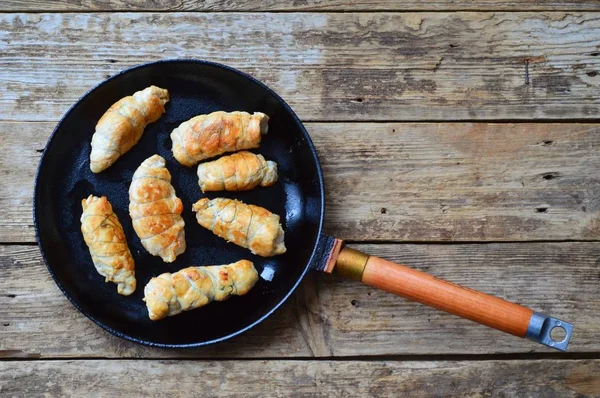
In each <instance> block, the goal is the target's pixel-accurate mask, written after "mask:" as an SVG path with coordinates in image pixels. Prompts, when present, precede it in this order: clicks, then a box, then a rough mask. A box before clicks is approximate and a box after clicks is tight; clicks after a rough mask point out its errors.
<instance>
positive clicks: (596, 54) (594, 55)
mask: <svg viewBox="0 0 600 398" xmlns="http://www.w3.org/2000/svg"><path fill="white" fill-rule="evenodd" d="M590 55H591V56H592V57H597V56H598V55H600V52H596V53H591V54H590Z"/></svg>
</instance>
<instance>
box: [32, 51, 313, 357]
mask: <svg viewBox="0 0 600 398" xmlns="http://www.w3.org/2000/svg"><path fill="white" fill-rule="evenodd" d="M152 84H154V85H156V86H159V87H163V88H167V89H168V90H169V94H170V97H171V100H170V102H169V103H168V104H167V106H166V112H165V114H164V115H163V116H162V117H161V118H160V119H159V120H158V121H157V122H156V123H153V124H151V125H150V126H148V127H147V128H146V130H145V132H144V135H143V136H142V139H141V140H140V142H139V143H138V144H137V145H136V146H135V147H133V149H131V150H130V151H129V152H128V153H127V154H125V155H124V156H122V157H121V158H120V159H119V160H118V161H117V162H116V163H115V164H114V165H113V166H111V167H110V168H108V169H107V170H106V171H104V172H102V173H99V174H94V173H92V172H91V171H90V169H89V155H90V140H91V137H92V134H93V133H94V128H95V125H96V123H97V121H98V119H99V118H100V117H101V116H102V114H103V113H104V112H105V111H106V110H107V109H108V108H109V107H110V106H111V105H112V104H113V103H114V102H116V101H117V100H119V99H120V98H122V97H125V96H127V95H131V94H132V93H134V92H135V91H138V90H141V89H143V88H145V87H147V86H150V85H152ZM217 110H225V111H234V110H244V111H247V112H250V113H252V112H254V111H261V112H264V113H266V114H267V115H269V116H270V121H269V134H268V135H266V136H265V137H264V139H263V142H262V144H261V146H260V148H259V149H258V150H257V151H256V152H257V153H261V154H263V155H264V156H265V158H267V159H269V160H275V161H276V162H277V163H278V165H279V172H280V176H281V177H280V180H279V181H278V182H277V184H276V185H275V186H273V187H271V188H257V189H254V190H252V191H248V192H243V193H231V192H218V193H210V194H207V195H206V196H208V197H210V198H212V197H217V196H225V197H229V198H236V199H240V200H242V201H244V202H246V203H251V204H256V205H259V206H263V207H265V208H267V209H269V210H271V211H273V212H275V213H277V214H279V215H280V216H281V218H282V221H283V227H284V229H285V241H286V246H287V253H285V254H284V255H281V256H276V257H272V258H262V257H259V256H254V255H252V254H251V253H250V252H249V251H248V250H245V249H242V248H240V247H238V246H236V245H234V244H232V243H227V242H226V241H225V240H223V239H221V238H219V237H217V236H215V235H213V234H212V233H211V232H210V231H208V230H206V229H204V228H202V227H201V226H200V225H198V223H197V222H196V219H195V216H194V213H193V212H192V211H191V208H192V204H193V203H194V202H196V201H197V200H198V199H200V198H201V197H203V196H205V195H203V194H202V193H201V191H200V189H199V187H198V177H197V176H196V168H195V167H194V168H187V167H184V166H181V165H180V164H179V163H178V162H177V161H176V160H175V158H174V157H173V153H172V151H171V139H170V137H169V134H170V133H171V131H173V129H174V128H175V127H177V126H178V125H179V124H181V123H182V122H184V121H186V120H188V119H189V118H191V117H193V116H195V115H198V114H205V113H210V112H213V111H217ZM155 153H157V154H159V155H161V156H162V157H164V158H165V159H166V161H167V168H168V169H169V171H170V172H171V175H172V183H173V186H174V187H175V190H176V192H177V195H178V196H179V197H180V198H181V200H182V201H183V205H184V212H183V214H182V215H183V218H184V220H185V230H186V241H187V250H186V251H185V253H184V254H182V255H180V256H179V257H177V260H176V261H175V262H173V263H171V264H167V263H164V262H163V261H162V260H161V259H160V258H159V257H154V256H152V255H150V254H148V253H147V252H146V250H145V249H144V248H143V247H142V245H141V243H140V240H139V238H138V237H137V235H136V234H135V232H134V231H133V227H132V224H131V218H130V217H129V214H128V205H129V197H128V190H129V184H130V182H131V177H132V175H133V172H134V171H135V170H136V168H137V167H138V166H139V165H140V163H141V162H142V161H143V160H144V159H146V158H148V157H149V156H151V155H153V154H155ZM90 194H94V195H97V196H101V195H105V196H106V197H108V199H109V201H110V202H111V203H112V205H113V208H114V211H115V213H116V214H117V215H118V217H119V220H120V221H121V223H122V224H123V228H124V229H125V233H126V235H127V237H128V243H129V246H130V249H131V252H132V254H133V256H134V258H135V263H136V270H135V272H136V278H137V290H136V292H135V293H134V294H133V295H131V296H128V297H124V296H121V295H119V294H117V291H116V285H114V284H112V283H104V278H103V277H102V276H100V275H99V274H98V273H97V272H96V270H95V269H94V266H93V263H92V260H91V258H90V255H89V252H88V249H87V246H86V245H85V242H84V241H83V237H82V235H81V231H80V225H81V224H80V221H79V218H80V216H81V213H82V209H81V199H83V198H86V197H87V196H88V195H90ZM34 195H35V198H34V220H35V226H36V232H37V238H38V242H39V245H40V248H41V251H42V254H43V256H44V259H45V261H46V264H47V265H48V269H49V271H50V273H51V274H52V276H53V278H54V280H55V281H56V283H57V284H58V286H59V287H60V288H61V290H62V291H63V293H64V294H65V295H66V296H67V298H68V299H69V300H70V301H71V302H72V303H73V305H75V307H77V308H78V309H79V310H80V311H81V312H83V313H84V314H85V315H86V316H87V317H88V318H90V319H91V320H92V321H94V322H95V323H96V324H98V325H99V326H101V327H102V328H104V329H105V330H107V331H108V332H110V333H113V334H115V335H117V336H119V337H123V338H125V339H128V340H132V341H135V342H138V343H142V344H147V345H153V346H161V347H192V346H200V345H204V344H209V343H214V342H217V341H220V340H223V339H227V338H229V337H232V336H235V335H237V334H239V333H241V332H243V331H245V330H247V329H249V328H251V327H252V326H254V325H256V324H257V323H259V322H260V321H262V320H263V319H264V318H266V317H267V316H269V315H270V314H271V313H272V312H273V311H275V309H277V307H279V306H280V305H281V304H282V303H283V302H284V301H285V300H286V299H287V298H288V297H289V295H290V294H291V293H292V292H293V291H294V289H295V288H296V286H298V284H299V283H300V281H301V279H302V276H303V275H304V274H305V273H306V271H307V269H308V268H309V266H310V264H311V261H312V260H313V258H314V252H315V243H316V242H317V239H318V237H319V235H320V234H321V227H322V222H323V211H324V193H323V177H322V174H321V168H320V165H319V161H318V159H317V154H316V152H315V148H314V146H313V144H312V142H311V140H310V137H309V136H308V133H307V132H306V130H305V129H304V127H303V126H302V123H300V121H299V120H298V118H297V117H296V115H295V114H294V112H293V111H292V110H291V109H290V107H289V106H288V105H287V104H286V103H285V102H284V101H283V100H282V99H281V97H279V96H278V95H277V94H275V93H274V92H273V91H272V90H270V89H269V88H268V87H266V86H265V85H264V84H262V83H260V82H258V81H257V80H255V79H254V78H252V77H251V76H249V75H246V74H244V73H242V72H240V71H237V70H235V69H232V68H229V67H227V66H223V65H219V64H215V63H212V62H205V61H197V60H171V61H161V62H155V63H150V64H146V65H141V66H137V67H134V68H131V69H128V70H126V71H123V72H121V73H119V74H117V75H115V76H113V77H111V78H110V79H108V80H106V81H104V82H102V83H100V84H99V85H98V86H96V87H95V88H94V89H92V90H91V91H90V92H88V93H87V94H85V95H84V96H83V98H81V99H80V100H79V101H78V102H77V103H76V104H75V105H74V106H73V107H72V108H71V109H70V110H69V111H68V112H67V113H66V115H65V116H64V117H63V118H62V120H61V121H60V122H59V124H58V126H57V127H56V129H55V130H54V132H53V133H52V136H51V137H50V139H49V141H48V144H47V146H46V149H45V151H44V154H43V156H42V159H41V161H40V165H39V169H38V174H37V178H36V187H35V194H34ZM242 258H246V259H249V260H251V261H253V262H254V264H255V267H256V268H257V270H258V272H259V274H262V275H263V277H264V278H260V280H259V282H258V284H257V285H256V286H255V287H254V288H253V289H252V290H251V291H250V293H249V294H247V295H246V296H244V297H233V298H231V299H230V300H228V301H225V302H221V303H212V304H211V305H208V306H206V307H204V308H202V309H198V310H196V311H190V312H188V313H184V314H180V315H179V316H175V317H169V318H167V319H165V320H163V321H160V322H153V321H150V320H149V319H148V312H147V310H146V306H145V304H144V302H143V301H142V298H143V290H144V286H145V285H146V283H147V282H148V281H149V280H150V278H151V277H153V276H157V275H159V274H161V273H164V272H175V271H178V270H179V269H181V268H184V267H186V266H189V265H214V264H227V263H230V262H234V261H237V260H240V259H242ZM265 278H266V279H265ZM269 279H270V280H269ZM207 325H210V326H207Z"/></svg>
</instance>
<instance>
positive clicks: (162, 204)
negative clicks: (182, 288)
mask: <svg viewBox="0 0 600 398" xmlns="http://www.w3.org/2000/svg"><path fill="white" fill-rule="evenodd" d="M182 211H183V204H182V203H181V200H180V199H179V198H178V197H177V196H176V195H175V189H174V188H173V185H171V174H170V173H169V170H167V168H166V167H165V160H164V159H163V158H162V157H160V156H158V155H153V156H151V157H149V158H148V159H146V160H144V161H143V162H142V164H141V165H140V167H138V169H137V170H136V171H135V173H134V174H133V180H132V181H131V186H130V187H129V215H130V216H131V219H132V220H133V228H134V229H135V233H136V234H137V235H138V236H139V237H140V240H141V241H142V245H144V247H145V248H146V250H148V252H149V253H150V254H152V255H153V256H160V257H161V258H162V259H163V261H165V262H167V263H171V262H173V261H175V258H176V257H177V256H178V255H180V254H181V253H183V252H184V251H185V231H184V226H185V223H184V221H183V218H182V217H181V212H182Z"/></svg>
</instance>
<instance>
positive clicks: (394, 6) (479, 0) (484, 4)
mask: <svg viewBox="0 0 600 398" xmlns="http://www.w3.org/2000/svg"><path fill="white" fill-rule="evenodd" d="M599 9H600V4H598V2H595V1H589V0H536V1H527V0H514V1H495V0H476V1H467V0H437V1H424V0H410V1H402V2H399V1H394V0H369V1H359V0H306V1H293V2H291V1H286V0H248V1H243V0H207V1H196V0H83V1H82V0H4V1H3V2H2V3H1V4H0V11H11V12H15V11H38V12H39V11H57V12H61V11H394V10H396V11H425V10H433V11H456V10H461V11H479V10H486V11H500V10H506V11H522V10H529V11H544V10H559V11H561V10H562V11H567V10H599Z"/></svg>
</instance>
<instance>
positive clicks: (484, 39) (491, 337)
mask: <svg viewBox="0 0 600 398" xmlns="http://www.w3.org/2000/svg"><path fill="white" fill-rule="evenodd" d="M0 11H2V14H0V110H1V111H0V145H1V149H2V151H1V154H0V175H1V183H0V205H1V206H0V241H1V242H2V244H1V245H0V267H1V268H0V269H1V274H0V275H1V276H0V358H1V360H0V395H2V396H12V395H23V396H33V395H41V394H47V395H50V396H55V395H59V394H60V395H62V394H67V395H75V396H84V394H85V393H86V392H88V391H94V392H97V393H103V394H106V395H114V394H117V393H121V394H123V395H126V396H133V395H142V396H152V395H161V392H162V393H168V394H170V395H173V396H189V395H190V394H192V393H193V394H194V395H203V394H206V395H213V394H217V393H219V394H227V395H229V394H232V395H240V396H246V395H257V396H263V395H265V394H266V395H267V396H271V395H288V394H290V393H295V394H297V395H322V396H329V395H334V396H347V395H350V394H353V395H354V394H357V395H371V396H402V395H403V396H420V395H436V396H442V395H472V396H488V395H493V396H496V395H506V396H528V395H531V396H579V395H580V394H583V395H593V394H600V244H599V241H600V174H599V170H600V124H599V121H600V2H598V1H583V0H547V1H542V0H538V1H529V0H514V1H492V0H475V1H467V0H437V1H425V0H406V1H402V2H397V1H393V0H374V1H369V2H367V1H354V0H303V1H294V2H289V1H285V0H269V1H261V0H251V1H243V0H230V1H217V0H207V1H192V0H155V1H143V0H103V1H93V0H83V1H81V0H56V1H53V0H4V1H2V3H1V4H0ZM175 57H194V58H200V59H207V60H212V61H217V62H222V63H225V64H228V65H231V66H234V67H236V68H239V69H241V70H243V71H245V72H248V73H250V74H252V75H254V76H255V77H257V78H258V79H260V80H262V81H264V82H265V83H267V84H268V85H269V86H271V87H272V88H273V89H275V90H276V91H277V92H278V93H279V94H280V95H281V96H282V97H283V98H284V99H285V100H286V101H288V102H289V104H290V105H291V106H292V107H293V108H294V109H295V111H296V112H297V113H298V115H299V116H300V117H301V119H302V120H303V121H304V122H305V123H306V127H307V128H308V130H309V132H310V134H311V136H312V137H313V139H314V142H315V144H316V146H317V149H318V151H319V154H320V157H321V160H322V162H323V165H324V173H325V179H326V186H327V216H326V232H328V233H330V234H332V235H335V236H339V237H341V238H344V239H347V240H348V241H349V242H350V243H351V245H352V246H354V247H357V248H360V249H361V250H364V251H367V252H369V253H372V254H375V255H378V256H382V257H386V258H389V259H391V260H394V261H398V262H403V263H407V264H410V265H413V266H415V267H416V268H418V269H422V270H426V271H428V272H430V273H432V274H434V275H437V276H440V277H443V278H446V279H448V280H451V281H453V282H456V283H459V284H462V285H465V286H468V287H472V288H474V289H478V290H482V291H484V292H488V293H491V294H494V295H498V296H500V297H503V298H506V299H509V300H512V301H516V302H519V303H522V304H524V305H527V306H529V307H531V308H533V309H535V310H537V311H540V312H544V313H547V314H551V315H553V316H556V317H558V318H561V319H564V320H568V321H571V322H573V323H574V324H575V332H574V335H573V339H572V343H571V345H570V347H569V351H568V353H559V352H556V351H552V350H550V349H547V348H545V347H543V346H541V345H536V344H533V343H531V342H528V341H523V340H520V339H518V338H513V337H511V336H507V335H504V334H502V333H500V332H496V331H494V330H490V329H487V328H484V327H482V326H478V325H476V324H473V323H471V322H469V321H465V320H462V319H458V318H456V317H453V316H451V315H447V314H443V313H440V312H437V311H435V310H432V309H429V308H427V307H424V306H421V305H418V304H414V303H411V302H408V301H406V300H403V299H400V298H397V297H395V296H392V295H389V294H387V293H384V292H380V291H376V290H373V289H370V288H368V287H365V286H362V285H360V284H358V283H355V282H353V281H350V280H341V279H337V278H335V277H331V276H324V275H323V276H322V275H316V274H311V275H309V276H308V277H307V278H306V280H305V281H304V282H303V283H302V285H301V287H300V289H299V290H298V291H297V292H296V293H295V294H294V296H293V298H292V299H291V300H290V301H289V302H288V303H287V304H286V305H285V306H284V308H283V309H281V310H280V311H278V312H277V313H276V314H275V315H274V316H273V317H272V318H270V319H269V320H267V321H266V322H265V323H264V324H262V325H260V326H258V327H256V328H255V329H253V330H252V331H250V332H248V333H246V334H245V335H243V336H241V337H239V338H236V339H233V340H232V341H229V342H227V343H225V344H221V345H216V346H211V347H208V348H205V349H198V350H187V351H169V350H158V349H150V348H147V347H142V346H139V345H135V344H133V343H129V342H126V341H123V340H120V339H118V338H116V337H113V336H111V335H109V334H107V333H105V332H104V331H102V330H101V329H100V328H98V327H97V326H96V325H94V324H93V323H92V322H90V321H89V320H88V319H87V318H85V317H84V316H83V315H81V314H80V313H78V312H77V311H76V310H75V308H73V306H72V305H71V304H70V303H69V302H68V301H67V299H66V298H65V297H64V296H63V295H62V293H61V292H60V291H59V289H58V288H57V287H56V285H55V284H54V282H53V281H52V279H51V277H50V275H49V274H48V272H47V270H46V267H45V265H44V264H43V262H42V259H41V257H40V253H39V250H38V248H37V246H36V243H35V242H36V241H35V236H34V229H33V225H32V216H31V214H32V200H31V198H32V192H33V179H34V175H35V171H36V167H37V163H38V160H39V158H40V155H41V153H42V152H43V150H44V145H45V143H46V140H47V138H48V136H49V134H50V133H51V131H52V129H53V128H54V126H55V125H56V123H57V120H58V119H59V118H60V116H61V115H62V114H64V113H65V112H66V110H67V109H68V108H69V106H70V105H71V104H72V103H73V102H75V101H76V100H77V99H78V98H79V97H80V96H81V95H82V94H83V93H85V92H86V91H87V90H89V89H90V88H91V87H93V86H94V85H95V84H97V83H99V82H100V81H102V80H103V79H105V78H107V77H109V76H111V75H113V74H115V73H116V72H118V71H120V70H122V69H124V68H127V67H130V66H132V65H136V64H139V63H143V62H147V61H153V60H159V59H164V58H175Z"/></svg>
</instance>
